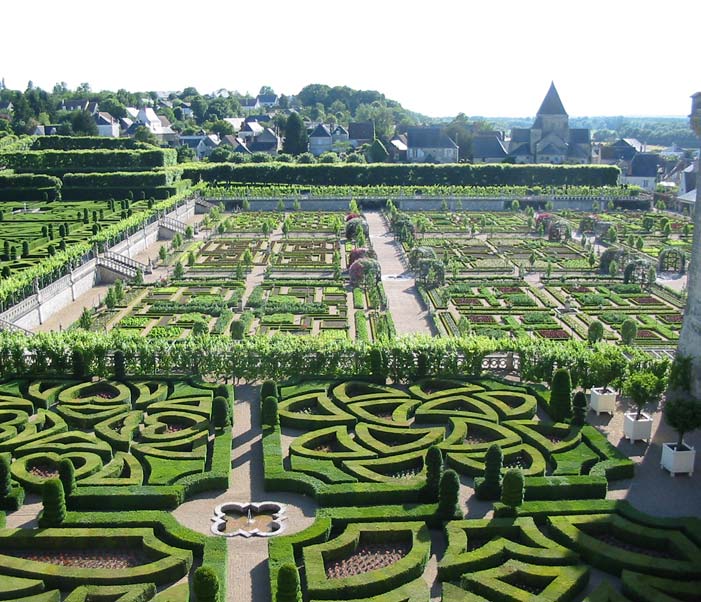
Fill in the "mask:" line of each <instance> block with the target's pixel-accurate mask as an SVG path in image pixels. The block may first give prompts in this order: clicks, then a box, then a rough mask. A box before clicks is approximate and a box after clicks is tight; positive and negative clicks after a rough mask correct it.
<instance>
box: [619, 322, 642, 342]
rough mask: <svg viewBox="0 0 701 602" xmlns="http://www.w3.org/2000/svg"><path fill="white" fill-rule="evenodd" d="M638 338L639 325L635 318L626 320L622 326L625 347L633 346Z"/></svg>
mask: <svg viewBox="0 0 701 602" xmlns="http://www.w3.org/2000/svg"><path fill="white" fill-rule="evenodd" d="M637 336H638V325H637V324H636V322H635V320H634V319H633V318H626V319H625V320H623V324H621V339H622V340H623V344H624V345H632V344H633V341H634V340H635V337H637Z"/></svg>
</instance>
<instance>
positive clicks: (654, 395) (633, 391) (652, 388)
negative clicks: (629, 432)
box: [623, 371, 664, 420]
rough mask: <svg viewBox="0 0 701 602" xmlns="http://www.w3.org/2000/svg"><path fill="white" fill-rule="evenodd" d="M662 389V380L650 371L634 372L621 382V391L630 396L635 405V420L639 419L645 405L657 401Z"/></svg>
mask: <svg viewBox="0 0 701 602" xmlns="http://www.w3.org/2000/svg"><path fill="white" fill-rule="evenodd" d="M662 391H664V380H663V379H661V378H658V377H657V376H656V375H655V374H653V373H652V372H647V371H645V372H636V373H635V374H632V375H631V376H630V377H629V378H628V380H626V381H625V383H623V393H624V394H625V395H626V396H627V397H630V399H631V401H632V402H633V405H634V406H635V407H636V410H637V413H636V415H635V419H636V420H640V417H641V415H642V413H643V409H644V408H645V406H646V405H648V404H650V403H656V402H658V401H659V399H660V396H661V395H662Z"/></svg>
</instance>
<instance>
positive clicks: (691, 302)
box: [677, 92, 701, 399]
mask: <svg viewBox="0 0 701 602" xmlns="http://www.w3.org/2000/svg"><path fill="white" fill-rule="evenodd" d="M692 99H693V103H692V108H691V115H690V117H691V127H692V129H693V130H694V132H696V135H697V136H699V137H701V92H697V93H696V94H694V96H692ZM699 162H700V164H701V158H699ZM700 167H701V165H700ZM687 274H688V276H687V278H688V279H687V295H688V296H687V301H686V309H685V310H684V322H683V324H682V330H681V333H680V335H679V345H678V347H677V353H678V354H679V355H680V356H683V357H688V358H691V394H692V395H693V396H694V397H695V398H696V399H701V169H699V170H698V172H697V174H696V203H695V204H694V238H693V241H692V243H691V260H690V261H689V269H688V270H687Z"/></svg>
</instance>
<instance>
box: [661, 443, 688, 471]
mask: <svg viewBox="0 0 701 602" xmlns="http://www.w3.org/2000/svg"><path fill="white" fill-rule="evenodd" d="M676 445H677V444H676V443H663V444H662V463H661V464H660V468H666V469H667V470H669V473H670V474H671V475H672V476H675V475H676V474H677V473H678V472H681V473H684V472H685V473H687V474H688V475H689V476H691V475H692V474H694V458H695V457H696V450H695V449H694V448H693V447H691V446H689V445H686V443H685V444H684V445H685V447H686V449H684V450H680V451H677V450H676V449H674V448H675V447H676Z"/></svg>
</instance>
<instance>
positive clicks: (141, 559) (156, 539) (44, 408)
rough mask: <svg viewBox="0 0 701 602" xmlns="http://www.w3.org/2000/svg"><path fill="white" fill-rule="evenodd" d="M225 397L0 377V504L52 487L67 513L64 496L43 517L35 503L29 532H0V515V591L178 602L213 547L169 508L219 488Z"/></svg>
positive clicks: (227, 440) (169, 386)
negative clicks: (2, 479) (6, 481)
mask: <svg viewBox="0 0 701 602" xmlns="http://www.w3.org/2000/svg"><path fill="white" fill-rule="evenodd" d="M217 395H219V396H221V397H216V396H217ZM215 400H217V401H215ZM232 401H233V394H232V389H231V387H226V386H223V385H222V386H219V387H217V386H216V385H209V384H203V383H198V382H188V381H177V380H158V379H143V380H132V381H111V380H94V379H91V380H82V379H71V380H69V379H45V380H24V379H22V380H12V381H6V382H4V383H2V384H1V385H0V453H3V454H4V459H6V458H7V457H8V455H9V458H10V459H11V464H10V471H11V477H12V487H11V492H10V495H9V496H7V497H0V503H1V504H2V507H3V508H4V509H7V510H15V509H17V508H18V507H19V506H21V504H22V502H23V500H24V497H25V495H26V493H28V492H34V493H39V492H42V491H43V490H45V488H47V487H51V486H55V487H60V489H61V491H63V494H64V496H65V498H66V499H68V500H70V501H69V506H70V508H71V509H70V510H67V509H66V501H65V500H63V497H64V496H61V500H62V501H60V502H58V501H57V502H56V503H55V505H56V507H55V508H52V512H49V506H48V504H49V502H48V501H47V502H46V504H47V506H46V508H45V510H44V512H43V514H42V516H41V518H40V523H39V524H40V527H41V528H38V529H37V528H28V527H26V526H25V527H23V528H19V529H6V528H2V527H4V526H5V515H4V514H3V513H2V512H0V598H2V599H5V600H31V601H33V602H58V601H59V600H61V599H65V600H71V601H73V602H87V601H88V600H93V599H120V600H127V599H129V600H143V601H144V602H145V601H147V600H155V599H157V590H156V588H158V590H159V591H163V595H164V596H166V597H167V599H169V600H174V601H180V602H185V601H186V600H187V599H188V596H187V593H188V589H189V582H191V581H192V579H193V575H192V573H191V571H193V570H194V569H195V566H197V564H199V562H201V561H202V559H203V558H204V557H205V556H208V555H210V554H215V555H216V558H217V560H215V561H212V560H210V566H212V567H214V570H215V571H216V572H217V574H218V575H220V576H221V574H222V573H223V570H224V569H225V564H226V549H225V547H223V546H222V545H220V544H218V542H216V541H208V538H206V537H204V536H202V535H200V534H198V533H195V532H193V531H189V530H188V529H185V528H183V527H182V526H181V525H179V524H178V523H177V522H176V521H175V520H174V519H173V517H172V516H171V514H170V512H169V511H171V510H173V509H175V508H176V507H177V506H178V505H179V504H180V503H182V502H183V501H184V500H185V498H186V497H189V496H191V495H193V494H194V493H196V492H198V491H200V490H202V489H217V488H219V489H226V488H227V487H228V481H229V471H230V463H231V444H232V438H231V425H230V424H231V423H230V418H229V416H230V413H229V414H228V415H227V411H223V412H222V411H220V410H221V408H222V407H223V408H224V409H225V408H227V407H229V408H230V406H231V403H232ZM220 402H221V403H220ZM222 404H223V406H222ZM215 408H218V409H215ZM66 467H72V474H73V477H72V478H68V477H66V475H67V474H68V473H67V472H66ZM59 476H60V481H59V479H58V478H57V477H59ZM48 480H51V484H50V485H48V486H47V485H46V483H47V481H48ZM59 483H61V485H59ZM135 510H138V511H135ZM195 559H197V561H198V562H197V563H195V562H194V561H195Z"/></svg>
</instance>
